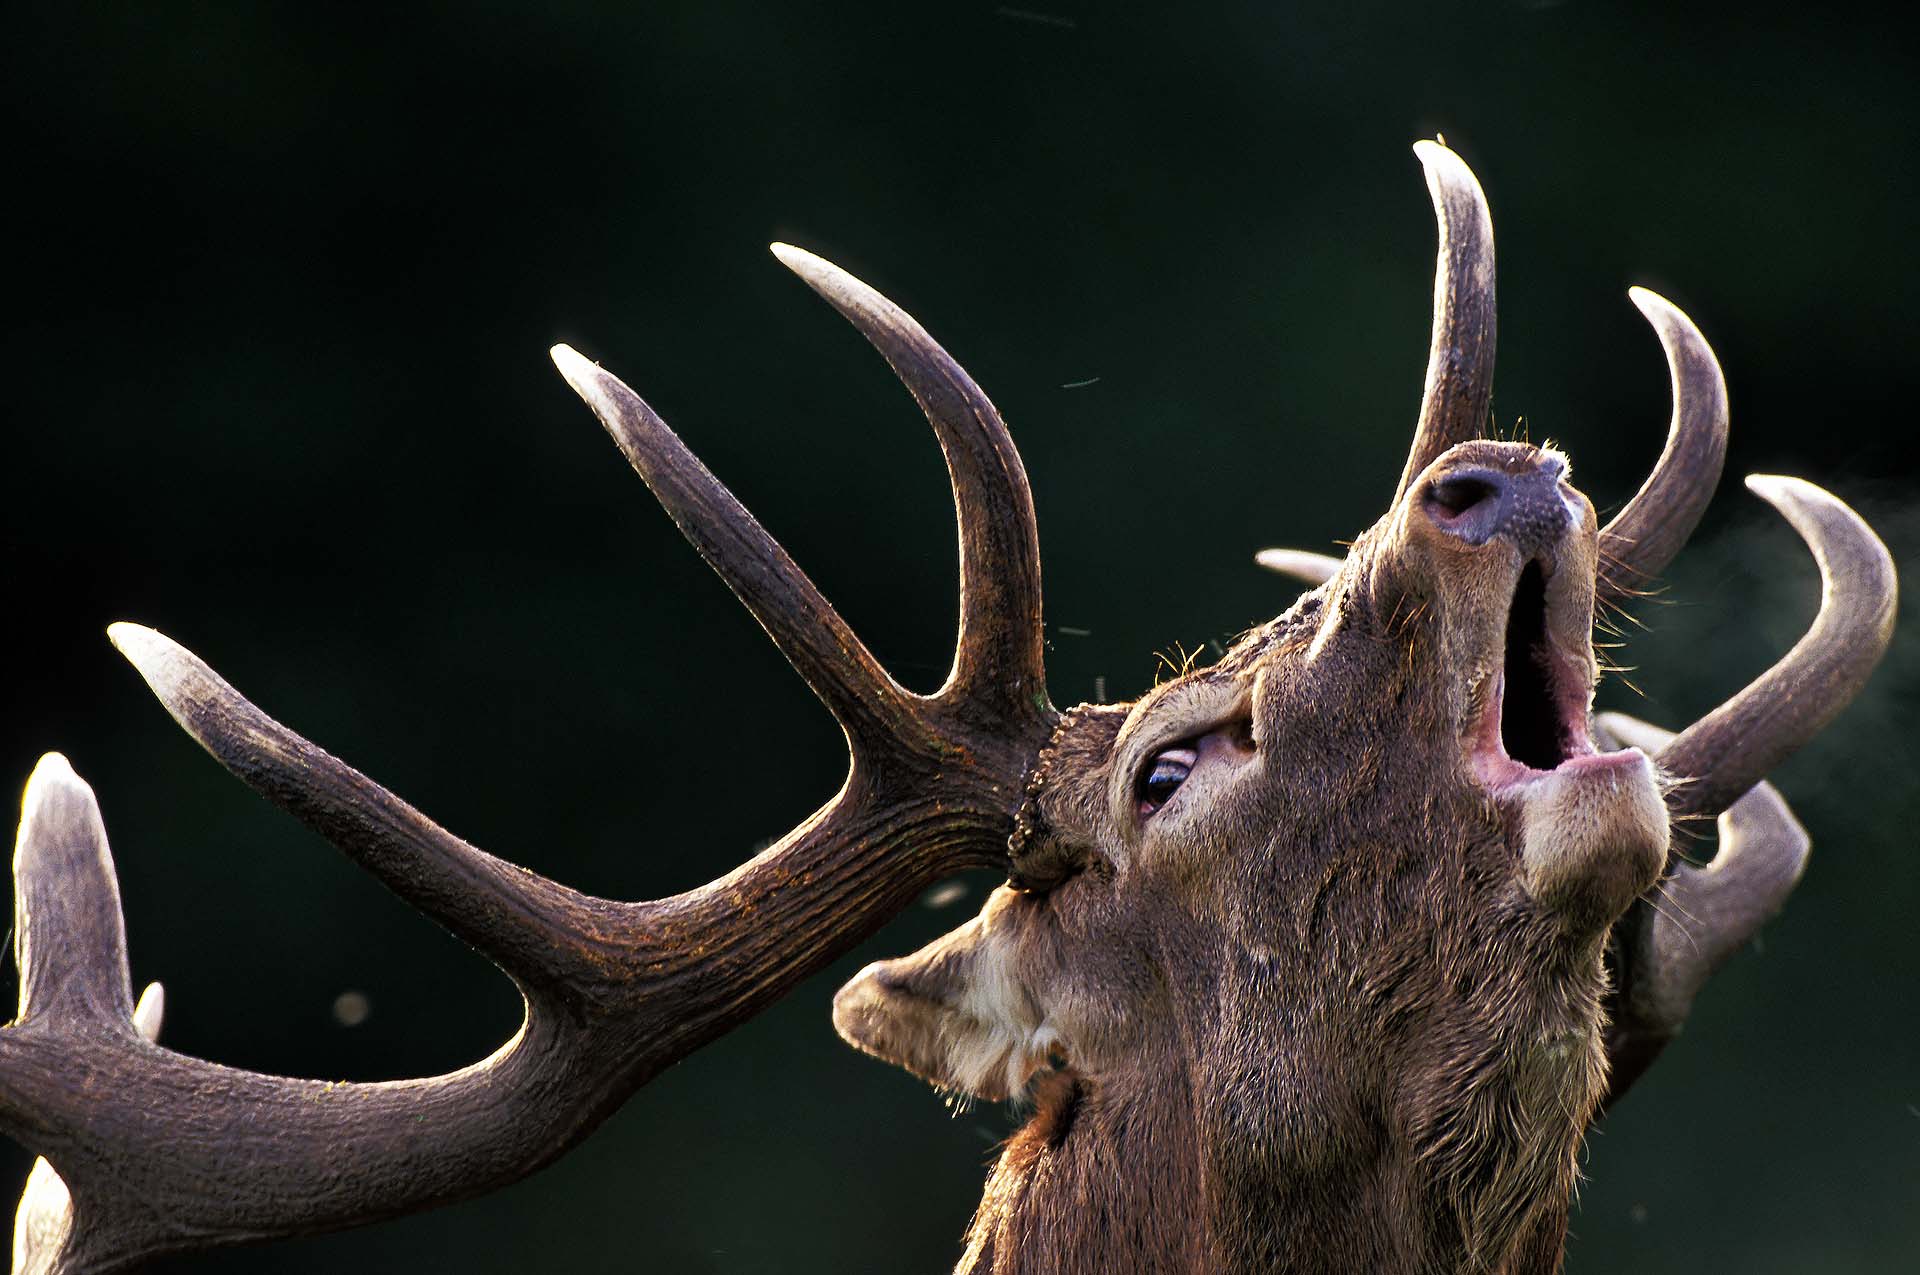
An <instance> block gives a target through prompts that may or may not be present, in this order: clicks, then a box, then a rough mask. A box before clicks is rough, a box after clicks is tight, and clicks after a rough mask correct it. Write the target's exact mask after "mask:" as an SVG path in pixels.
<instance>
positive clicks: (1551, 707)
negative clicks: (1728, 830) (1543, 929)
mask: <svg viewBox="0 0 1920 1275" xmlns="http://www.w3.org/2000/svg"><path fill="white" fill-rule="evenodd" d="M1567 472H1568V466H1567V462H1566V459H1565V457H1563V456H1561V455H1560V454H1559V453H1557V452H1553V451H1546V450H1540V449H1536V448H1532V447H1526V446H1522V445H1518V444H1512V443H1486V442H1479V443H1469V444H1465V445H1463V446H1461V447H1458V448H1455V449H1454V450H1453V451H1452V452H1449V453H1448V454H1447V455H1446V456H1444V457H1442V458H1441V460H1440V461H1439V462H1436V464H1435V465H1434V466H1433V467H1432V469H1431V470H1430V471H1429V473H1428V474H1427V475H1424V476H1423V477H1424V478H1425V482H1424V483H1423V484H1421V485H1420V486H1419V487H1418V488H1417V492H1418V500H1419V503H1420V511H1419V512H1420V513H1421V514H1422V515H1424V520H1425V522H1426V523H1427V526H1428V527H1429V528H1431V530H1432V531H1433V532H1438V533H1439V535H1438V537H1437V539H1438V540H1440V541H1441V542H1442V544H1443V545H1445V546H1450V547H1451V549H1452V550H1453V552H1451V553H1449V554H1448V555H1447V556H1448V557H1450V558H1453V559H1455V563H1454V565H1453V570H1454V571H1456V572H1458V573H1460V574H1461V575H1463V576H1467V577H1470V578H1471V580H1472V586H1471V592H1472V593H1473V594H1474V595H1475V597H1474V600H1475V602H1476V603H1477V605H1478V607H1479V608H1484V612H1491V613H1492V614H1485V613H1484V612H1483V613H1482V614H1481V615H1478V616H1476V617H1475V619H1476V623H1475V624H1474V625H1473V627H1474V630H1475V639H1476V640H1477V641H1478V642H1479V643H1482V644H1484V648H1483V650H1482V652H1481V658H1480V659H1478V660H1477V661H1475V665H1476V667H1477V668H1478V670H1479V673H1478V677H1477V680H1476V682H1475V684H1474V686H1473V688H1472V692H1471V694H1470V695H1469V697H1468V719H1467V721H1466V723H1465V727H1466V729H1465V732H1464V738H1465V744H1466V748H1467V754H1468V762H1469V764H1470V766H1471V769H1472V771H1473V774H1474V777H1475V778H1476V779H1477V780H1478V781H1479V783H1480V784H1481V785H1482V786H1483V787H1484V788H1485V789H1486V790H1487V793H1488V795H1489V796H1490V797H1492V798H1493V800H1494V801H1495V802H1496V803H1497V804H1498V805H1499V806H1500V808H1501V809H1502V811H1503V813H1504V814H1505V815H1506V816H1507V818H1508V820H1509V822H1510V826H1512V827H1513V828H1514V829H1515V831H1516V834H1517V837H1516V839H1517V841H1518V843H1519V851H1520V864H1521V874H1522V882H1523V884H1524V885H1525V887H1526V889H1527V891H1528V893H1529V894H1530V895H1532V896H1533V898H1534V899H1535V900H1536V901H1537V902H1539V903H1540V904H1541V905H1542V906H1545V907H1547V908H1549V909H1551V910H1553V911H1555V912H1557V913H1559V914H1561V915H1563V916H1565V917H1567V918H1568V919H1569V920H1570V921H1571V922H1572V923H1573V924H1575V925H1576V926H1579V927H1581V928H1587V927H1591V928H1593V929H1594V930H1596V931H1597V930H1599V929H1603V928H1604V927H1605V926H1606V925H1608V924H1610V923H1611V922H1612V921H1613V920H1614V919H1616V918H1617V917H1618V916H1619V915H1620V914H1621V913H1622V912H1624V911H1625V909H1626V908H1627V907H1628V906H1629V905H1630V904H1631V903H1632V901H1633V900H1634V898H1635V897H1637V896H1638V895H1639V894H1640V893H1641V892H1642V891H1644V890H1645V889H1647V888H1648V887H1649V886H1651V885H1652V884H1653V882H1654V880H1655V879H1657V877H1658V874H1659V871H1660V868H1661V866H1662V865H1663V863H1664V861H1665V854H1666V845H1667V835H1668V827H1667V811H1666V805H1665V803H1664V801H1663V799H1662V796H1661V791H1660V783H1659V777H1658V774H1657V772H1656V770H1655V768H1654V766H1653V764H1652V763H1651V762H1650V761H1649V760H1648V759H1647V758H1646V756H1645V755H1643V754H1641V753H1638V752H1635V751H1633V750H1630V749H1629V750H1622V751H1619V752H1610V753H1602V752H1600V751H1599V750H1598V749H1596V748H1595V746H1594V743H1593V736H1592V734H1591V731H1590V728H1589V716H1590V705H1591V700H1592V693H1593V684H1594V677H1595V668H1596V664H1595V660H1594V653H1593V598H1594V589H1595V580H1596V575H1597V553H1596V544H1597V531H1596V522H1595V519H1594V516H1593V511H1592V507H1591V505H1590V504H1589V503H1588V502H1587V500H1586V498H1585V497H1583V496H1581V495H1580V494H1579V493H1578V492H1577V491H1575V490H1574V489H1573V488H1572V486H1570V485H1569V484H1568V482H1567V481H1566V477H1567ZM1429 534H1431V533H1429ZM1503 597H1504V599H1505V605H1504V608H1502V606H1501V599H1502V598H1503Z"/></svg>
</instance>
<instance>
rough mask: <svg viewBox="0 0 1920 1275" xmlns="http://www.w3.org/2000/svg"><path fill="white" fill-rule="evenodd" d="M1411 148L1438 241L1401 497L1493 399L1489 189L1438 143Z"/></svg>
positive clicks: (1473, 434)
mask: <svg viewBox="0 0 1920 1275" xmlns="http://www.w3.org/2000/svg"><path fill="white" fill-rule="evenodd" d="M1413 153H1414V154H1415V155H1416V156H1418V157H1419V159H1420V165H1421V167H1422V168H1424V169H1425V170H1426V175H1427V191H1428V193H1429V194H1431V195H1432V196H1433V214H1434V218H1435V220H1436V221H1437V222H1438V223H1439V228H1440V248H1439V253H1438V259H1437V262H1436V264H1435V267H1434V272H1433V340H1432V344H1431V345H1430V347H1429V349H1428V351H1427V381H1426V390H1425V392H1424V393H1423V394H1422V396H1421V400H1420V424H1419V426H1418V428H1417V429H1416V430H1415V432H1414V436H1413V450H1412V451H1410V452H1409V453H1408V454H1407V467H1406V469H1404V470H1403V471H1402V472H1401V474H1400V485H1399V486H1398V487H1396V488H1395V489H1394V493H1395V494H1394V498H1395V499H1396V500H1398V499H1399V497H1400V496H1401V495H1403V494H1405V492H1406V490H1407V488H1408V487H1410V486H1412V485H1413V480H1414V479H1415V478H1417V477H1419V476H1420V471H1421V470H1423V469H1425V468H1426V467H1427V466H1428V465H1430V464H1432V463H1433V461H1434V459H1435V458H1436V457H1438V456H1439V455H1440V453H1442V452H1444V451H1446V450H1447V449H1448V448H1449V447H1452V446H1453V445H1454V444H1455V443H1463V442H1466V441H1467V440H1468V439H1473V438H1479V437H1480V436H1481V434H1482V432H1483V431H1484V430H1485V429H1486V423H1487V413H1488V411H1489V409H1490V408H1491V406H1492V403H1493V348H1494V304H1493V215H1492V213H1490V212H1489V211H1488V210H1487V196H1486V193H1485V192H1484V191H1482V190H1481V189H1480V181H1479V179H1478V178H1476V177H1475V176H1474V175H1473V170H1472V169H1470V168H1468V167H1467V165H1466V161H1464V160H1462V159H1461V158H1460V157H1459V156H1458V155H1456V154H1455V153H1454V152H1453V151H1451V150H1449V149H1447V147H1446V146H1444V145H1442V144H1441V143H1439V142H1427V141H1421V142H1415V143H1414V145H1413Z"/></svg>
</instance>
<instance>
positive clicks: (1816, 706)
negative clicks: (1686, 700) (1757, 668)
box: [1655, 474, 1898, 816]
mask: <svg viewBox="0 0 1920 1275" xmlns="http://www.w3.org/2000/svg"><path fill="white" fill-rule="evenodd" d="M1747 488H1748V489H1749V490H1750V491H1752V492H1753V493H1754V494H1755V495H1757V496H1759V497H1760V498H1761V499H1762V500H1765V501H1766V502H1767V503H1768V504H1771V505H1772V506H1773V507H1774V508H1775V509H1778V510H1779V511H1780V513H1781V514H1782V515H1783V516H1784V517H1785V518H1786V520H1787V521H1788V522H1789V523H1791V524H1792V525H1793V529H1794V530H1795V531H1797V532H1799V533H1800V536H1801V538H1802V539H1804V540H1805V541H1806V542H1807V545H1808V547H1809V548H1810V549H1812V550H1813V556H1814V560H1815V561H1816V562H1818V563H1819V564H1820V588H1821V597H1820V613H1819V614H1818V615H1817V616H1815V617H1814V621H1813V625H1812V627H1811V628H1809V629H1808V630H1807V633H1806V635H1805V636H1804V637H1802V638H1801V639H1800V640H1799V641H1798V642H1797V643H1795V644H1794V647H1793V649H1792V650H1791V651H1788V652H1787V653H1786V655H1785V656H1783V657H1781V659H1780V661H1779V662H1778V663H1776V664H1775V665H1774V666H1773V667H1772V668H1770V669H1768V670H1767V671H1766V672H1765V673H1762V674H1761V675H1760V676H1759V677H1758V678H1755V679H1754V681H1753V682H1752V683H1751V684H1750V685H1748V686H1747V687H1746V689H1744V690H1742V691H1741V692H1739V693H1738V694H1737V695H1735V696H1733V697H1732V698H1731V699H1729V700H1728V701H1727V702H1726V703H1724V704H1722V705H1721V706H1720V707H1719V708H1716V709H1714V710H1713V711H1712V712H1711V713H1708V714H1707V715H1706V716H1705V717H1703V718H1701V719H1700V720H1699V721H1697V722H1695V723H1694V724H1693V725H1691V726H1689V727H1687V728H1686V729H1685V730H1684V731H1681V732H1680V734H1679V735H1677V736H1676V737H1675V738H1674V739H1673V741H1672V742H1671V743H1669V744H1668V745H1667V746H1666V747H1665V748H1662V749H1661V750H1660V755H1659V756H1658V757H1657V758H1655V760H1656V761H1658V762H1659V763H1660V765H1661V767H1662V768H1663V769H1664V770H1665V771H1666V772H1667V773H1668V774H1669V775H1672V776H1674V777H1675V778H1676V779H1679V780H1681V781H1682V782H1681V783H1680V785H1679V787H1678V788H1677V789H1676V790H1675V791H1674V792H1673V793H1672V795H1671V796H1670V797H1669V799H1668V802H1667V804H1668V807H1669V808H1670V809H1671V810H1672V811H1673V812H1674V814H1676V815H1680V816H1685V815H1717V814H1719V813H1720V812H1721V811H1723V810H1725V809H1726V808H1727V807H1728V806H1729V805H1731V804H1732V803H1733V801H1734V799H1735V798H1737V797H1738V796H1739V795H1740V794H1741V793H1743V792H1745V791H1746V790H1747V789H1749V788H1751V787H1753V786H1754V785H1755V784H1756V783H1758V782H1760V779H1761V778H1762V777H1763V776H1764V775H1766V773H1767V772H1768V771H1770V770H1772V769H1773V768H1774V767H1775V766H1778V765H1779V764H1780V763H1781V762H1783V761H1785V760H1786V759H1787V758H1788V757H1790V756H1792V755H1793V753H1794V752H1795V751H1797V750H1798V749H1799V748H1800V746H1801V745H1802V744H1804V743H1806V742H1807V741H1808V740H1810V739H1812V738H1813V737H1814V736H1815V735H1817V734H1819V733H1820V732H1821V731H1822V730H1823V729H1825V727H1826V725H1827V723H1828V722H1830V721H1832V720H1833V718H1834V716H1835V715H1836V714H1837V713H1839V711H1840V710H1841V709H1843V708H1845V707H1846V706H1847V704H1848V703H1850V702H1851V701H1852V699H1853V697H1854V696H1855V695H1856V694H1858V693H1859V691H1860V688H1861V687H1862V686H1863V685H1864V684H1865V683H1866V680H1867V676H1868V675H1869V674H1870V673H1872V672H1873V669H1874V666H1875V665H1876V664H1878V663H1879V662H1880V657H1881V656H1882V655H1883V654H1885V653H1886V649H1887V643H1888V642H1889V641H1891V640H1892V638H1893V612H1894V603H1895V601H1896V598H1897V593H1898V585H1897V582H1896V579H1895V575H1894V569H1893V558H1892V556H1891V555H1889V554H1888V553H1887V547H1886V546H1885V545H1884V544H1882V543H1880V538H1879V537H1878V536H1876V535H1874V534H1873V529H1872V528H1871V527H1869V526H1867V524H1866V523H1865V522H1864V521H1863V520H1862V519H1861V517H1860V515H1858V514H1856V513H1854V512H1853V510H1851V509H1849V508H1848V507H1847V506H1846V505H1845V504H1844V503H1843V502H1842V501H1841V500H1840V499H1839V498H1838V497H1836V496H1834V495H1832V494H1831V493H1829V492H1826V491H1822V490H1821V489H1820V488H1818V487H1816V486H1814V485H1813V484H1812V483H1809V482H1804V481H1802V480H1801V479H1798V478H1782V477H1777V476H1774V475H1768V474H1754V475H1751V476H1749V477H1748V479H1747Z"/></svg>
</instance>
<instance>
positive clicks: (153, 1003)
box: [133, 983, 167, 1044]
mask: <svg viewBox="0 0 1920 1275" xmlns="http://www.w3.org/2000/svg"><path fill="white" fill-rule="evenodd" d="M166 1012H167V989H166V988H164V987H162V986H160V984H158V983H148V984H147V986H146V989H145V990H144V991H142V992H141V993H140V1003H139V1004H137V1005H135V1006H134V1007H133V1029H134V1030H135V1031H137V1032H139V1033H140V1038H141V1039H142V1040H144V1041H146V1042H147V1043H148V1044H153V1043H154V1042H156V1041H158V1040H159V1039H160V1020H161V1019H162V1018H163V1017H165V1016H166Z"/></svg>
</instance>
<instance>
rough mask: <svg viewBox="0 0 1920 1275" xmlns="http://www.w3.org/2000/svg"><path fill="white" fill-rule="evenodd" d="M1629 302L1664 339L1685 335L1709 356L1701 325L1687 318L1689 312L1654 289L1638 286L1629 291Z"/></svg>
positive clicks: (1710, 352)
mask: <svg viewBox="0 0 1920 1275" xmlns="http://www.w3.org/2000/svg"><path fill="white" fill-rule="evenodd" d="M1627 300H1629V301H1631V302H1633V308H1634V309H1636V310H1638V311H1639V312H1640V313H1641V314H1643V315H1645V316H1646V319H1647V322H1648V323H1651V324H1652V325H1653V326H1654V328H1655V330H1656V331H1658V332H1659V333H1660V335H1661V337H1662V338H1665V337H1666V336H1667V335H1668V334H1669V333H1674V334H1680V335H1685V336H1688V337H1691V338H1692V339H1693V340H1694V341H1695V342H1698V343H1699V345H1700V347H1701V349H1702V350H1703V351H1704V352H1705V353H1707V354H1708V355H1709V356H1711V354H1712V350H1711V349H1709V348H1707V344H1706V338H1705V337H1704V336H1702V335H1701V333H1700V325H1699V324H1697V323H1695V322H1694V321H1693V320H1692V319H1690V318H1688V317H1687V312H1686V311H1685V310H1682V309H1681V308H1680V307H1679V306H1677V305H1675V304H1674V303H1673V302H1671V301H1669V300H1667V299H1666V298H1665V297H1663V296H1661V295H1660V294H1659V293H1657V292H1655V291H1654V290H1653V289H1652V288H1643V287H1640V286H1639V285H1638V284H1635V285H1634V286H1633V287H1631V288H1628V289H1627Z"/></svg>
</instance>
